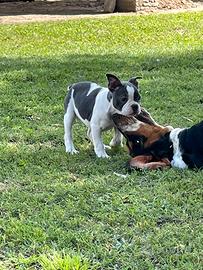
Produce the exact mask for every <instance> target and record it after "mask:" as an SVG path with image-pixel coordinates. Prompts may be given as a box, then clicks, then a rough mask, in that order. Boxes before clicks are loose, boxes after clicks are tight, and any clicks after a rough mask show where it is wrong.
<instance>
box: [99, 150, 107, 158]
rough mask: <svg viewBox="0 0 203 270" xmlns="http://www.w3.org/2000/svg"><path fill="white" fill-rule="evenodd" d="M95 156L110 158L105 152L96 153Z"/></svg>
mask: <svg viewBox="0 0 203 270" xmlns="http://www.w3.org/2000/svg"><path fill="white" fill-rule="evenodd" d="M96 155H97V157H98V158H110V156H108V155H107V153H106V152H105V151H97V152H96Z"/></svg>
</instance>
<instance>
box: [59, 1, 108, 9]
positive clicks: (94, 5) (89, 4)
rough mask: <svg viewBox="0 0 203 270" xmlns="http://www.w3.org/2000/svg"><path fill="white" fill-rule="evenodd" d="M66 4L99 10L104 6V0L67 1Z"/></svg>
mask: <svg viewBox="0 0 203 270" xmlns="http://www.w3.org/2000/svg"><path fill="white" fill-rule="evenodd" d="M64 2H65V3H66V5H68V6H72V7H83V8H98V7H103V5H104V0H65V1H64Z"/></svg>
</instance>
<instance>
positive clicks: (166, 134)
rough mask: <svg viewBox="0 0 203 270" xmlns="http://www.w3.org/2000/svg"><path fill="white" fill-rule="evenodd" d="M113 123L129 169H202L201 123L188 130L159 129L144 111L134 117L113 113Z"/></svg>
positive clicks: (161, 127) (202, 142)
mask: <svg viewBox="0 0 203 270" xmlns="http://www.w3.org/2000/svg"><path fill="white" fill-rule="evenodd" d="M113 121H114V123H115V124H116V126H117V127H118V129H119V130H120V131H121V133H122V134H123V135H124V136H125V138H126V139H127V146H128V149H129V153H130V155H131V156H132V157H133V158H132V159H131V161H130V166H131V167H135V168H140V169H144V168H148V169H156V168H163V167H168V166H170V165H171V166H172V167H177V168H180V169H185V168H198V169H200V168H203V139H202V138H203V121H202V122H200V123H199V124H196V125H194V126H192V127H191V128H183V129H180V128H175V129H173V128H172V127H170V126H166V127H163V126H160V125H159V124H157V123H156V122H155V121H154V119H153V118H152V117H151V116H150V114H149V113H147V112H146V111H145V110H144V109H142V110H141V113H140V115H139V116H138V117H137V118H135V117H132V116H129V117H127V116H122V115H119V114H116V115H114V116H113Z"/></svg>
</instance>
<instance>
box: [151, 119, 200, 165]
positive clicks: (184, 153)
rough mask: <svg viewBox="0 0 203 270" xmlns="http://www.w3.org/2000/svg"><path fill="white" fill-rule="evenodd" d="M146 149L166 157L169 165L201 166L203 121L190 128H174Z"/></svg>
mask: <svg viewBox="0 0 203 270" xmlns="http://www.w3.org/2000/svg"><path fill="white" fill-rule="evenodd" d="M148 151H150V152H152V153H153V154H154V155H155V156H158V157H163V156H164V157H166V156H167V157H168V158H169V160H171V166H172V167H177V168H181V169H185V168H198V169H200V168H203V121H201V122H200V123H198V124H196V125H194V126H192V127H190V128H182V129H181V128H175V129H173V130H172V131H170V132H169V133H167V134H165V135H164V136H163V137H161V138H160V139H159V140H158V141H156V142H155V143H154V144H152V145H151V146H150V148H149V149H148Z"/></svg>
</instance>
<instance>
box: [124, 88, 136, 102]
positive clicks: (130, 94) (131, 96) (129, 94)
mask: <svg viewBox="0 0 203 270" xmlns="http://www.w3.org/2000/svg"><path fill="white" fill-rule="evenodd" d="M126 89H127V91H128V98H129V99H130V100H134V92H135V89H134V88H133V87H131V86H129V85H127V87H126Z"/></svg>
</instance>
